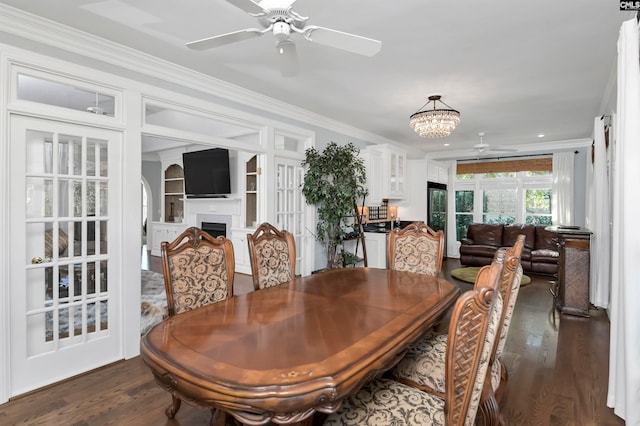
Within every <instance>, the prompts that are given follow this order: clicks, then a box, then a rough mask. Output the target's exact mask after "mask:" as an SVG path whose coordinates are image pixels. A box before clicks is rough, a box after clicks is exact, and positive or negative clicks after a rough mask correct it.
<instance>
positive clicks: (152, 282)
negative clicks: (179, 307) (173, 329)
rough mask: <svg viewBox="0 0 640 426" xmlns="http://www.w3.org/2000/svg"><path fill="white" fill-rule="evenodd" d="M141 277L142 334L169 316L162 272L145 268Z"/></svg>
mask: <svg viewBox="0 0 640 426" xmlns="http://www.w3.org/2000/svg"><path fill="white" fill-rule="evenodd" d="M140 279H141V281H142V285H141V297H140V334H145V333H146V332H147V331H149V330H150V329H151V327H153V326H154V325H156V324H158V323H159V322H161V321H162V320H163V319H164V318H166V317H167V295H166V293H165V291H164V277H163V276H162V274H158V273H156V272H152V271H147V270H144V269H143V270H142V273H141V276H140Z"/></svg>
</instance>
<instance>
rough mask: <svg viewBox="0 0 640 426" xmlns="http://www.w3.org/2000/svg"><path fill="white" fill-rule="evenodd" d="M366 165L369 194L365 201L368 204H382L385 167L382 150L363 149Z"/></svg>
mask: <svg viewBox="0 0 640 426" xmlns="http://www.w3.org/2000/svg"><path fill="white" fill-rule="evenodd" d="M361 155H362V157H363V158H364V165H365V167H366V169H367V190H368V191H369V195H368V196H367V200H366V201H365V203H366V204H367V205H374V204H381V203H382V199H383V198H384V196H383V194H382V193H383V186H384V183H383V182H384V180H383V174H382V173H381V171H382V167H383V161H382V152H380V151H378V150H375V149H367V150H363V151H362V154H361Z"/></svg>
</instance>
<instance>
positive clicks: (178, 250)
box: [161, 227, 235, 316]
mask: <svg viewBox="0 0 640 426" xmlns="http://www.w3.org/2000/svg"><path fill="white" fill-rule="evenodd" d="M161 252H162V271H163V274H164V285H165V290H166V292H167V307H168V311H169V316H171V315H175V314H180V313H182V312H187V311H190V310H192V309H196V308H199V307H201V306H205V305H208V304H210V303H215V302H218V301H220V300H225V299H228V298H230V297H231V296H233V278H234V274H235V259H234V255H233V245H232V244H231V241H230V240H228V239H226V238H224V237H217V238H214V237H212V236H211V235H209V234H207V233H206V232H204V231H203V230H201V229H200V228H196V227H191V228H189V229H187V230H185V231H184V232H183V233H182V234H180V235H179V236H178V238H176V239H175V240H174V241H173V242H171V243H168V242H166V241H163V242H162V244H161Z"/></svg>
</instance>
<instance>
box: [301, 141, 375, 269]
mask: <svg viewBox="0 0 640 426" xmlns="http://www.w3.org/2000/svg"><path fill="white" fill-rule="evenodd" d="M359 153H360V150H359V149H358V148H357V147H356V146H354V145H353V144H352V143H351V142H349V143H348V144H346V145H342V146H340V145H338V144H337V143H335V142H330V143H329V144H328V145H327V146H326V147H325V149H324V150H323V151H322V152H319V151H318V150H316V149H315V148H308V149H307V150H306V151H305V160H304V161H303V162H302V165H303V166H305V167H307V171H306V173H305V176H304V182H303V185H302V193H303V194H304V197H305V199H306V201H307V203H308V204H311V205H315V206H316V208H317V215H318V224H317V226H316V239H317V240H318V241H319V242H321V243H323V244H325V247H326V255H327V268H328V269H332V268H339V267H342V264H343V262H342V258H341V253H340V252H339V251H338V250H337V248H338V246H339V245H340V244H341V242H342V240H343V238H344V236H345V234H346V232H345V230H344V229H345V228H346V227H347V226H349V223H348V221H349V220H350V218H352V217H353V215H354V206H355V205H356V201H357V200H361V199H363V197H365V196H366V195H367V193H368V192H367V189H366V187H365V183H366V170H365V166H364V159H362V158H361V157H360V156H359V155H358V154H359Z"/></svg>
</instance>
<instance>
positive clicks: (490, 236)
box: [467, 223, 503, 248]
mask: <svg viewBox="0 0 640 426" xmlns="http://www.w3.org/2000/svg"><path fill="white" fill-rule="evenodd" d="M502 228H503V225H490V224H484V223H472V224H471V225H469V230H468V231H467V238H469V239H471V240H473V243H474V244H477V245H482V246H492V247H494V248H497V247H501V246H502Z"/></svg>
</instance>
